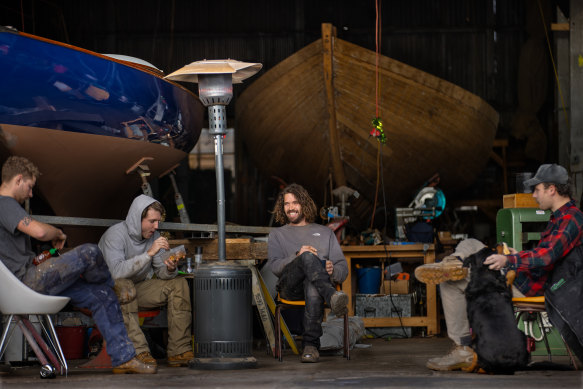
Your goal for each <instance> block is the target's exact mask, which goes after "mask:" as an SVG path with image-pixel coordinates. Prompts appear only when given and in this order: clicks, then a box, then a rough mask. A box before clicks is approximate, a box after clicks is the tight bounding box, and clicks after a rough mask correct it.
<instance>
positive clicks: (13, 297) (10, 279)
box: [0, 261, 70, 378]
mask: <svg viewBox="0 0 583 389" xmlns="http://www.w3.org/2000/svg"><path fill="white" fill-rule="evenodd" d="M69 300H70V299H69V297H61V296H47V295H44V294H40V293H37V292H35V291H34V290H32V289H30V288H29V287H28V286H26V285H25V284H23V283H22V282H21V281H20V280H19V279H18V278H16V276H15V275H14V274H12V272H11V271H10V270H8V268H7V267H6V266H5V265H4V263H2V261H0V312H2V313H3V314H4V315H6V316H8V320H7V321H6V328H4V331H3V333H2V340H1V341H0V358H2V356H3V355H4V352H5V351H6V346H7V345H8V341H9V340H10V337H11V336H12V332H13V331H14V328H15V326H14V325H12V324H18V326H19V327H20V330H21V331H22V333H23V334H24V336H25V337H26V340H27V341H28V344H30V346H31V347H32V349H33V350H34V353H35V354H36V356H37V358H38V359H39V361H40V362H41V365H42V368H41V377H43V378H48V377H50V376H51V375H52V376H54V371H53V370H52V368H54V369H56V370H57V371H59V372H60V374H61V375H62V374H67V370H68V366H67V361H66V360H65V355H64V354H63V350H62V349H61V345H60V343H59V338H58V337H57V333H56V332H55V327H54V325H53V321H52V320H51V317H50V315H51V314H55V313H57V312H59V311H60V310H61V309H63V307H64V306H65V305H67V303H68V302H69ZM29 315H36V316H37V318H38V321H39V323H40V324H41V327H42V330H43V332H44V334H45V336H46V338H47V340H48V343H49V344H50V346H51V347H52V350H54V353H53V351H52V350H51V349H50V348H49V346H48V345H47V343H46V342H45V340H44V339H43V337H42V335H41V334H39V333H38V332H37V330H36V329H35V328H34V326H33V325H32V324H31V322H30V321H29V319H28V316H29ZM43 319H44V320H45V321H46V325H45V323H43ZM47 327H48V329H47ZM9 330H10V332H9ZM55 354H56V356H55ZM47 357H48V359H49V360H50V362H51V363H52V367H51V363H49V360H47ZM47 365H48V367H47Z"/></svg>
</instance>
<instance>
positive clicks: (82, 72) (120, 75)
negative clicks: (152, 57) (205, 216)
mask: <svg viewBox="0 0 583 389" xmlns="http://www.w3.org/2000/svg"><path fill="white" fill-rule="evenodd" d="M156 73H158V72H156V71H154V70H151V71H148V70H146V69H145V68H144V67H139V66H137V65H132V64H129V63H127V62H125V61H119V60H114V59H111V58H108V57H106V56H103V55H100V54H97V53H92V52H89V51H87V50H83V49H79V48H75V47H73V46H69V45H64V44H60V43H58V42H53V41H48V40H43V39H42V38H38V37H33V36H31V35H24V34H21V33H15V32H11V31H8V30H5V29H4V30H0V75H1V77H2V90H1V91H0V123H3V124H15V125H20V126H32V127H41V128H46V129H51V130H62V131H72V132H81V133H88V134H95V135H103V136H113V137H119V138H130V139H136V140H144V141H148V142H152V143H158V144H163V145H166V146H170V147H174V148H177V149H179V150H182V151H185V152H189V151H190V150H191V149H192V148H193V147H194V145H195V143H196V142H197V140H198V137H199V135H200V129H201V126H202V119H203V111H204V108H203V106H202V104H201V103H200V101H199V100H198V97H197V96H195V95H194V94H192V93H191V92H190V91H188V90H187V89H185V88H183V87H182V86H180V85H178V84H175V83H173V82H170V81H167V80H165V79H163V78H162V73H159V74H156Z"/></svg>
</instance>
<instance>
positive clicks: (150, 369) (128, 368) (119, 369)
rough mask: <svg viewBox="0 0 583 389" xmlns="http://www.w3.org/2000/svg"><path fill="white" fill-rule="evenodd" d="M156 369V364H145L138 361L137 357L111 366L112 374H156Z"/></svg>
mask: <svg viewBox="0 0 583 389" xmlns="http://www.w3.org/2000/svg"><path fill="white" fill-rule="evenodd" d="M156 371H158V368H157V367H156V366H152V365H147V364H145V363H144V362H142V361H140V360H139V359H138V358H137V357H134V358H132V359H130V360H129V361H127V362H125V363H122V364H121V365H119V366H116V367H114V368H113V374H127V373H130V374H131V373H137V374H156Z"/></svg>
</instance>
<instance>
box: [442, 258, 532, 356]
mask: <svg viewBox="0 0 583 389" xmlns="http://www.w3.org/2000/svg"><path fill="white" fill-rule="evenodd" d="M446 258H447V257H446ZM446 261H448V259H444V262H446ZM450 261H454V262H455V263H456V264H459V266H462V263H461V261H459V260H457V259H450ZM469 281H470V272H469V271H468V276H467V277H466V278H465V279H463V280H459V281H446V282H442V283H441V284H439V291H440V295H441V304H442V306H443V314H444V316H445V325H446V327H447V336H448V337H449V338H450V339H451V340H453V341H454V342H455V344H456V345H458V346H471V344H472V337H471V335H470V323H469V321H468V313H467V304H466V294H465V291H466V287H467V286H468V283H469ZM512 294H513V296H514V297H524V295H523V294H522V293H521V292H520V291H519V290H518V289H517V288H515V287H514V286H513V287H512Z"/></svg>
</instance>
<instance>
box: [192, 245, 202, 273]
mask: <svg viewBox="0 0 583 389" xmlns="http://www.w3.org/2000/svg"><path fill="white" fill-rule="evenodd" d="M201 264H202V246H196V251H195V254H194V267H195V268H198V267H199V266H200V265H201Z"/></svg>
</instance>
